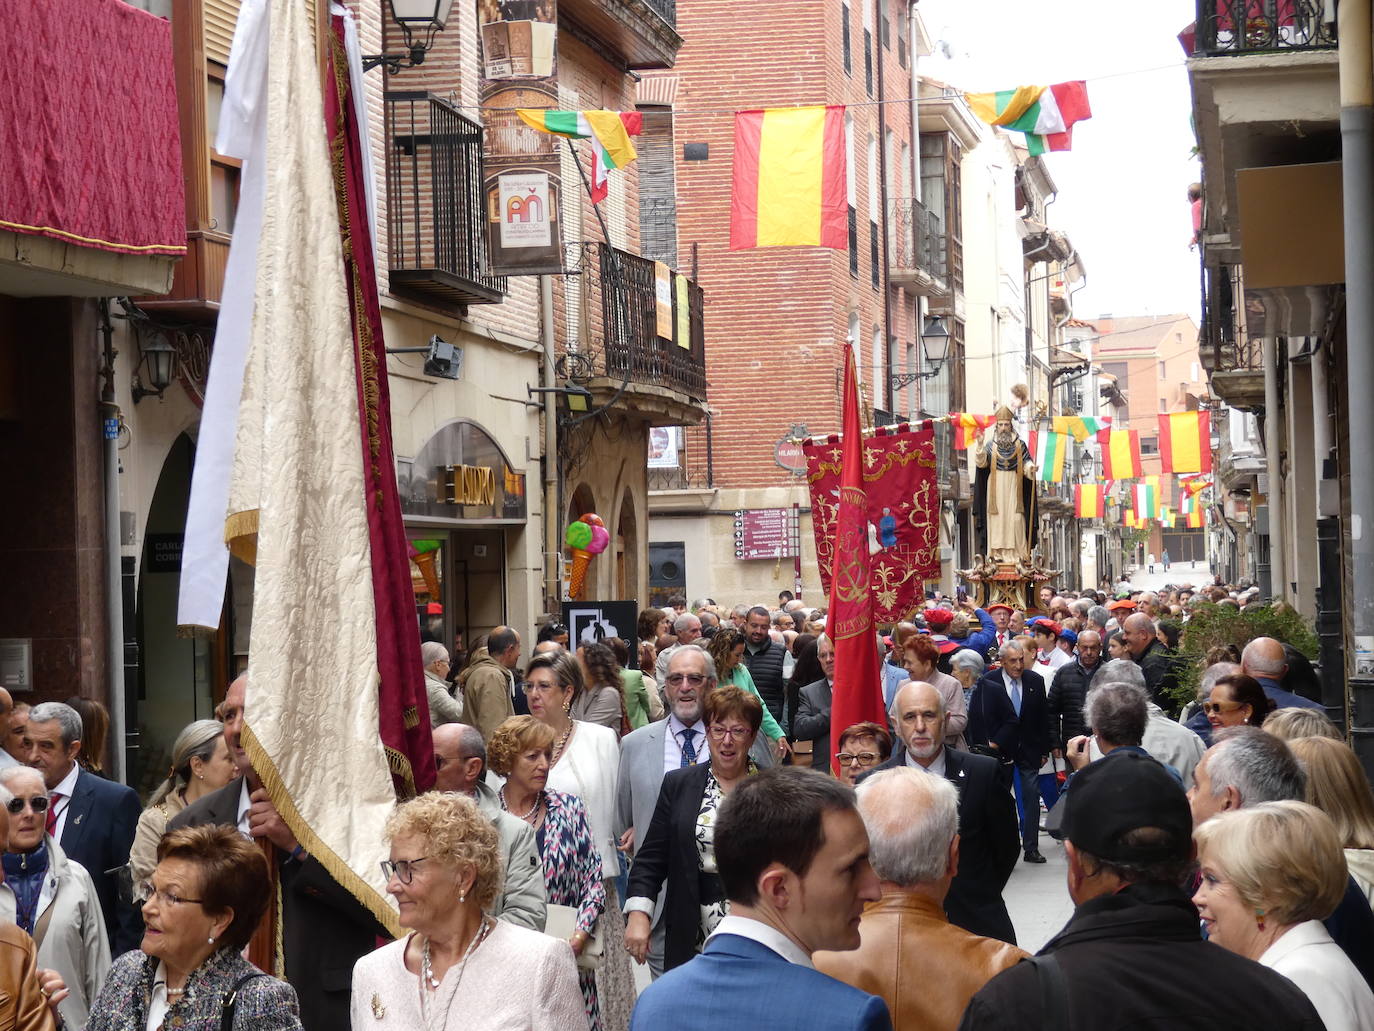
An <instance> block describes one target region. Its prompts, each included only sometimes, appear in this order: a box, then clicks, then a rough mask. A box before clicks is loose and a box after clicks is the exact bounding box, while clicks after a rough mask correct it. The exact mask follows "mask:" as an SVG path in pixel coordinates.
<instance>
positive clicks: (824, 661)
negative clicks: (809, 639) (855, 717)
mask: <svg viewBox="0 0 1374 1031" xmlns="http://www.w3.org/2000/svg"><path fill="white" fill-rule="evenodd" d="M816 658H817V659H819V660H820V663H821V672H823V673H824V674H825V676H824V677H822V678H821V679H820V680H816V681H813V682H812V683H810V684H807V685H806V686H805V687H803V688H802V689H801V691H800V692H798V699H797V714H796V715H795V716H794V717H792V736H793V737H794V738H796V739H797V740H798V741H810V742H811V768H812V769H813V770H821V771H827V770H829V769H830V700H831V697H830V685H831V684H833V683H834V682H835V645H834V644H833V643H832V642H831V640H830V635H829V634H821V636H820V637H819V638H817V640H816ZM841 729H844V728H841Z"/></svg>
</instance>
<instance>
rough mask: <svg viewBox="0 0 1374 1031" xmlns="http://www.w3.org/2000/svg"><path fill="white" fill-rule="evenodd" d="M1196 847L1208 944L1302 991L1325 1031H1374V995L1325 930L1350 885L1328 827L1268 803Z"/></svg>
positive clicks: (1292, 805) (1206, 834) (1288, 806)
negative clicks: (1247, 960)
mask: <svg viewBox="0 0 1374 1031" xmlns="http://www.w3.org/2000/svg"><path fill="white" fill-rule="evenodd" d="M1195 838H1196V840H1197V847H1198V862H1199V864H1200V866H1201V873H1202V880H1201V883H1200V884H1199V886H1198V890H1197V894H1195V895H1194V896H1193V901H1194V902H1196V903H1197V906H1198V911H1199V913H1200V914H1201V916H1202V922H1203V925H1204V926H1205V927H1206V929H1207V934H1208V937H1209V938H1210V940H1211V941H1213V942H1215V943H1216V944H1218V945H1220V946H1222V947H1223V948H1226V949H1229V950H1230V951H1232V952H1235V953H1239V954H1240V955H1242V956H1246V957H1248V958H1250V959H1253V960H1256V961H1258V962H1259V963H1261V964H1263V965H1264V966H1267V967H1270V968H1271V969H1273V970H1276V971H1277V972H1278V973H1280V974H1282V975H1283V976H1284V977H1286V978H1288V979H1289V980H1290V981H1292V982H1293V983H1294V984H1296V985H1297V986H1298V987H1299V988H1301V989H1302V990H1303V992H1304V993H1305V994H1306V995H1307V997H1308V999H1310V1000H1311V1002H1312V1005H1313V1007H1314V1008H1315V1009H1316V1011H1317V1014H1318V1015H1319V1016H1320V1017H1321V1018H1322V1023H1323V1024H1325V1025H1326V1028H1327V1031H1374V992H1371V991H1370V988H1369V985H1368V984H1366V983H1365V980H1364V978H1363V977H1362V976H1360V972H1359V971H1358V970H1356V969H1355V965H1354V964H1353V963H1351V962H1350V960H1349V958H1347V956H1346V954H1345V953H1344V952H1343V951H1342V950H1341V947H1340V946H1339V945H1337V944H1336V943H1335V942H1333V941H1332V940H1331V935H1329V934H1328V933H1327V931H1326V928H1325V927H1324V926H1323V925H1322V921H1323V920H1324V919H1326V918H1327V917H1329V916H1330V915H1331V914H1332V912H1334V911H1335V909H1336V906H1337V905H1339V904H1340V901H1341V899H1342V897H1343V896H1344V895H1345V888H1346V878H1347V874H1346V867H1345V855H1344V853H1343V852H1342V850H1341V839H1340V836H1339V835H1338V834H1337V833H1336V827H1335V825H1334V824H1333V823H1332V822H1331V818H1330V817H1328V816H1327V815H1326V814H1325V813H1323V812H1322V811H1321V810H1320V809H1317V808H1315V807H1313V806H1310V805H1308V804H1307V803H1305V802H1265V803H1263V804H1261V805H1256V806H1250V807H1248V808H1243V809H1238V810H1234V811H1232V812H1228V813H1223V814H1221V815H1220V816H1214V817H1213V818H1212V819H1210V820H1208V821H1207V822H1206V823H1204V824H1203V825H1202V826H1201V827H1199V828H1198V829H1197V831H1196V832H1195Z"/></svg>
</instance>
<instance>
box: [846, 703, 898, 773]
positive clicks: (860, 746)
mask: <svg viewBox="0 0 1374 1031" xmlns="http://www.w3.org/2000/svg"><path fill="white" fill-rule="evenodd" d="M893 701H894V702H895V701H896V699H895V698H894V699H893ZM891 756H892V735H891V734H889V733H888V731H887V728H886V727H880V726H878V724H876V723H870V722H868V721H865V722H863V723H855V724H854V725H853V726H852V727H846V728H845V730H844V733H843V734H841V735H840V750H839V751H838V752H836V753H835V758H836V759H838V760H839V761H840V778H841V779H842V780H843V781H844V782H845V783H846V784H848V785H849V786H850V787H851V788H852V787H853V786H854V785H855V784H857V783H858V781H859V778H860V777H862V776H863V775H864V774H865V773H867V772H868V771H869V770H871V769H873V768H874V767H875V766H877V765H878V764H879V763H885V762H887V760H888V759H889V758H891Z"/></svg>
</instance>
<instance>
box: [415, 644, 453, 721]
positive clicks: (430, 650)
mask: <svg viewBox="0 0 1374 1031" xmlns="http://www.w3.org/2000/svg"><path fill="white" fill-rule="evenodd" d="M420 662H421V663H422V664H423V665H424V667H425V693H426V694H427V695H428V696H429V725H430V726H431V727H437V726H439V724H441V723H461V722H462V720H463V702H462V699H460V698H454V697H453V695H451V694H449V693H448V664H449V658H448V649H447V648H445V647H444V646H443V645H442V644H440V643H439V642H438V641H425V642H424V643H423V644H421V645H420Z"/></svg>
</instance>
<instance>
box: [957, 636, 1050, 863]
mask: <svg viewBox="0 0 1374 1031" xmlns="http://www.w3.org/2000/svg"><path fill="white" fill-rule="evenodd" d="M999 655H1000V657H1001V659H1002V665H1001V667H1000V668H997V669H993V670H990V671H989V672H988V673H987V674H985V675H984V677H983V678H982V679H981V680H979V681H978V683H977V684H976V685H975V686H974V688H973V697H972V699H971V700H970V702H969V711H968V727H967V728H966V732H965V733H966V735H967V737H968V742H969V744H970V745H976V746H982V747H985V748H987V749H988V751H989V753H990V754H992V755H996V756H997V757H998V758H999V759H1001V760H1002V762H1004V763H1014V764H1015V766H1016V775H1017V777H1018V778H1019V779H1020V781H1021V801H1022V814H1021V845H1022V847H1023V848H1024V849H1025V850H1026V857H1025V858H1026V862H1028V863H1043V862H1044V861H1045V857H1044V856H1042V855H1041V854H1040V767H1041V766H1043V765H1044V764H1045V760H1047V759H1048V758H1049V756H1050V748H1051V747H1052V743H1051V741H1050V705H1049V699H1048V697H1047V696H1046V694H1045V681H1044V680H1043V679H1041V677H1040V674H1038V673H1036V672H1035V671H1034V670H1029V669H1026V653H1025V651H1024V650H1023V649H1022V647H1021V646H1020V645H1019V644H1017V643H1016V642H1015V641H1008V642H1007V643H1006V644H1004V645H1002V648H1001V651H1000V652H999Z"/></svg>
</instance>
